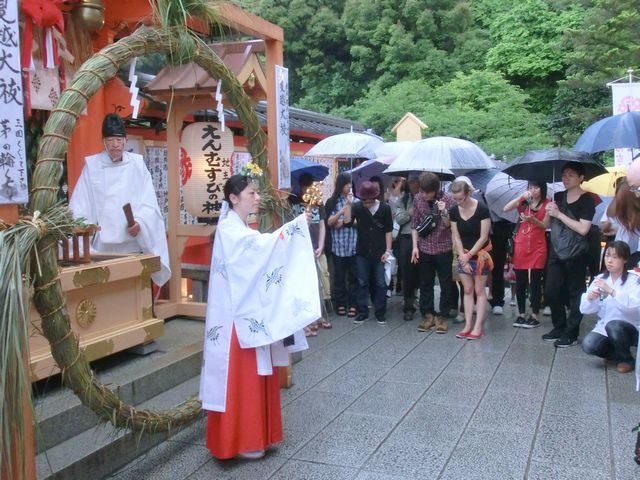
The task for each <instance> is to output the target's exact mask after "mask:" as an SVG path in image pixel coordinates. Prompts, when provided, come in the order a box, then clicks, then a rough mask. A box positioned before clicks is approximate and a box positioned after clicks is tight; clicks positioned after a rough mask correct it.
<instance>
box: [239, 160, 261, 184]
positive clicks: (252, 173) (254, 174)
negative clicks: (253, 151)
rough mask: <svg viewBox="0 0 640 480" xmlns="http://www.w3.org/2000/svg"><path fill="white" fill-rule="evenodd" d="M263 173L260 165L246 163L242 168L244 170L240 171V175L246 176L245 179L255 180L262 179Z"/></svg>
mask: <svg viewBox="0 0 640 480" xmlns="http://www.w3.org/2000/svg"><path fill="white" fill-rule="evenodd" d="M262 173H263V172H262V169H261V168H260V167H259V166H258V164H257V163H253V162H249V163H245V164H244V165H243V166H242V170H240V175H244V176H245V177H249V178H251V179H253V180H256V179H258V178H260V177H262Z"/></svg>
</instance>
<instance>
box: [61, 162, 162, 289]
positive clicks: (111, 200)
mask: <svg viewBox="0 0 640 480" xmlns="http://www.w3.org/2000/svg"><path fill="white" fill-rule="evenodd" d="M127 203H130V204H131V211H132V212H133V217H134V218H135V220H136V222H138V224H139V225H140V233H138V235H136V236H135V237H132V236H131V235H129V234H128V233H127V220H126V217H125V215H124V212H123V210H122V207H123V206H124V205H125V204H127ZM69 207H70V208H71V210H72V211H73V214H74V216H75V217H76V218H80V217H83V218H85V219H86V221H87V222H88V223H92V224H96V225H99V226H100V230H99V231H97V232H96V234H95V235H94V237H93V240H92V242H91V249H92V250H93V251H96V252H99V253H139V252H143V253H153V254H154V255H157V256H159V257H160V263H161V266H162V268H161V270H160V271H158V272H154V273H153V274H152V275H151V278H152V280H153V281H154V283H155V284H156V285H160V286H161V285H164V284H165V283H166V282H167V280H169V278H170V277H171V270H170V268H169V250H168V247H167V236H166V232H165V226H164V220H163V218H162V214H161V213H160V208H159V207H158V200H157V198H156V193H155V190H154V188H153V182H152V181H151V174H150V173H149V170H148V169H147V167H146V165H145V164H144V160H143V159H142V155H138V154H136V153H130V152H124V154H123V156H122V161H119V162H113V161H112V160H111V158H110V157H109V155H108V154H107V152H106V151H102V152H101V153H98V154H96V155H91V156H89V157H86V158H85V165H84V168H83V169H82V174H81V175H80V179H79V180H78V183H77V184H76V187H75V189H74V190H73V195H72V196H71V201H70V202H69Z"/></svg>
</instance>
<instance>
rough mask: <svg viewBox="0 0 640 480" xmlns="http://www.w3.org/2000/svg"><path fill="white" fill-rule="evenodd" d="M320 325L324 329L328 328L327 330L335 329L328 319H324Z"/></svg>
mask: <svg viewBox="0 0 640 480" xmlns="http://www.w3.org/2000/svg"><path fill="white" fill-rule="evenodd" d="M320 324H321V325H322V328H326V329H329V328H333V325H331V321H330V320H327V319H326V318H323V319H322V321H321V322H320Z"/></svg>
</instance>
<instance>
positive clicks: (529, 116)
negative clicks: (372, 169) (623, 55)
mask: <svg viewBox="0 0 640 480" xmlns="http://www.w3.org/2000/svg"><path fill="white" fill-rule="evenodd" d="M528 101H529V98H528V95H526V94H525V93H523V92H522V90H521V89H520V88H519V87H517V86H514V85H512V84H510V83H509V82H508V81H507V80H506V79H505V78H504V77H503V76H502V75H500V74H499V73H495V72H487V71H476V70H474V71H471V72H470V73H468V74H464V73H458V74H457V75H456V76H455V77H454V78H453V79H452V80H451V81H449V82H447V83H445V84H443V85H439V86H437V87H435V88H434V87H431V86H430V85H429V84H428V83H426V82H424V81H422V80H407V81H403V82H400V83H398V84H397V85H395V86H393V87H391V88H389V89H388V90H387V91H385V92H382V91H380V90H379V89H378V88H377V87H374V88H373V89H372V90H371V91H370V92H368V94H367V96H366V97H364V98H363V99H361V100H359V101H358V102H356V105H355V106H354V107H352V108H349V109H343V110H341V112H340V113H343V114H347V115H349V114H351V115H353V114H354V113H356V114H357V116H358V118H359V119H360V120H361V121H362V122H364V123H365V124H366V125H368V126H372V127H373V128H374V129H375V130H376V131H377V132H379V133H380V132H381V133H384V134H385V135H386V136H389V135H390V133H391V127H393V125H394V124H395V123H396V122H397V121H398V120H399V119H400V118H401V117H402V116H403V115H404V114H405V113H406V112H407V111H411V112H412V113H414V114H415V115H417V116H418V117H419V118H421V119H422V120H423V121H424V122H425V123H426V124H427V125H428V126H429V129H428V131H427V134H428V135H429V136H435V135H445V136H454V137H464V138H467V139H469V140H471V141H473V142H476V143H478V144H479V145H480V146H481V147H482V148H483V149H484V150H485V151H486V152H487V153H493V154H495V155H496V156H497V157H498V158H502V157H506V158H507V159H513V158H514V157H515V156H518V155H521V154H522V153H524V152H525V151H527V150H531V149H535V148H546V147H550V146H552V144H553V140H552V138H551V136H550V135H549V134H548V133H547V132H546V131H545V117H544V115H542V114H539V113H532V112H530V111H529V110H527V103H528Z"/></svg>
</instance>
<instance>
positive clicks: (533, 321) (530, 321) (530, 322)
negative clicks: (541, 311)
mask: <svg viewBox="0 0 640 480" xmlns="http://www.w3.org/2000/svg"><path fill="white" fill-rule="evenodd" d="M539 326H540V322H539V321H538V319H537V318H536V317H534V316H532V315H529V316H528V317H527V320H526V321H525V322H524V325H522V328H536V327H539Z"/></svg>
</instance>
